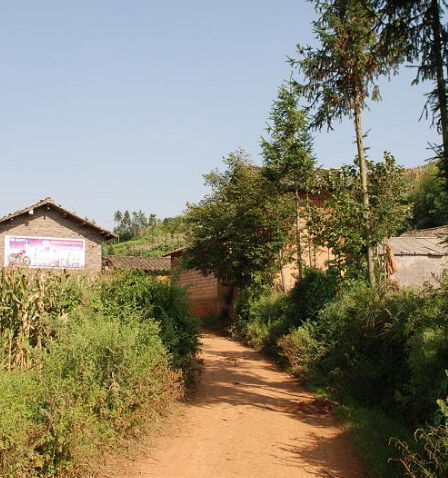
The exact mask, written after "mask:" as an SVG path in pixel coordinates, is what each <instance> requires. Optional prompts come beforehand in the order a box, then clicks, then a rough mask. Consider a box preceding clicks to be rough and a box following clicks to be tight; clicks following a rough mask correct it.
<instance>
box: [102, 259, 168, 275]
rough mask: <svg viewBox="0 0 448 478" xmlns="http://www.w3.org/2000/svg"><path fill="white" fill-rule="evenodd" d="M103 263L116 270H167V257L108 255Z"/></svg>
mask: <svg viewBox="0 0 448 478" xmlns="http://www.w3.org/2000/svg"><path fill="white" fill-rule="evenodd" d="M104 263H105V264H106V265H107V266H108V267H111V268H113V269H116V270H141V271H145V272H169V271H170V270H171V260H170V258H169V257H136V256H108V257H105V258H104Z"/></svg>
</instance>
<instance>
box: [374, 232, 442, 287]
mask: <svg viewBox="0 0 448 478" xmlns="http://www.w3.org/2000/svg"><path fill="white" fill-rule="evenodd" d="M416 234H418V235H416ZM445 240H446V228H436V229H435V230H431V229H425V230H421V231H415V232H407V233H405V234H404V235H402V236H399V237H391V238H390V239H389V240H387V241H385V244H384V245H383V246H382V247H381V248H380V251H379V252H380V256H383V257H387V260H385V263H386V273H387V275H388V277H389V279H391V280H393V281H395V282H396V283H397V284H398V285H399V286H400V287H413V288H420V287H422V286H424V285H425V284H429V285H432V286H433V287H439V286H440V281H441V279H442V277H443V275H444V274H445V273H446V271H447V270H448V248H447V244H446V243H445Z"/></svg>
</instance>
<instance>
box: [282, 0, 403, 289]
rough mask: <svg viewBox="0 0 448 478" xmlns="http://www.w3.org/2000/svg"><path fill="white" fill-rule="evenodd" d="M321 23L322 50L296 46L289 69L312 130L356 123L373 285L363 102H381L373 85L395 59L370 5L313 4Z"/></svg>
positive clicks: (318, 0)
mask: <svg viewBox="0 0 448 478" xmlns="http://www.w3.org/2000/svg"><path fill="white" fill-rule="evenodd" d="M313 3H314V4H315V8H316V11H317V13H318V14H319V19H318V20H317V21H315V22H313V25H314V31H315V33H316V37H317V39H318V41H319V42H320V47H319V48H316V49H312V48H311V47H301V46H298V53H299V56H300V58H299V59H296V60H294V59H292V60H291V63H292V64H293V65H295V66H297V67H298V68H299V71H300V72H302V73H303V74H304V76H305V83H304V84H302V85H297V87H298V90H299V91H300V93H301V94H302V95H304V97H305V98H306V99H308V101H310V104H311V108H312V109H313V110H314V113H315V114H314V119H313V121H312V122H311V126H315V127H317V128H322V127H323V126H324V125H327V126H328V128H332V125H333V123H334V121H335V120H341V119H342V117H344V116H348V117H349V118H352V119H353V120H354V126H355V132H356V145H357V152H358V155H357V159H356V161H357V165H358V166H359V173H360V180H361V190H362V211H363V219H362V224H364V232H363V234H364V238H365V244H366V247H367V248H366V256H367V263H368V271H369V278H370V282H371V284H372V285H373V284H374V283H375V274H374V255H373V241H372V232H371V229H372V227H373V225H372V217H371V214H370V207H369V193H368V182H367V176H368V169H367V159H366V152H365V146H364V134H363V129H362V110H363V109H364V108H365V106H366V103H367V100H368V99H369V98H370V99H372V100H374V101H378V100H379V99H380V95H379V90H378V85H377V84H376V83H377V80H378V78H379V77H380V76H382V75H388V74H389V73H390V72H391V71H392V70H393V67H394V61H395V60H394V58H393V57H392V55H391V56H390V57H387V58H386V57H385V56H384V55H382V54H381V53H380V50H379V46H378V42H377V38H376V37H375V34H374V27H375V25H376V24H377V17H376V15H375V11H374V9H373V5H372V2H371V0H313Z"/></svg>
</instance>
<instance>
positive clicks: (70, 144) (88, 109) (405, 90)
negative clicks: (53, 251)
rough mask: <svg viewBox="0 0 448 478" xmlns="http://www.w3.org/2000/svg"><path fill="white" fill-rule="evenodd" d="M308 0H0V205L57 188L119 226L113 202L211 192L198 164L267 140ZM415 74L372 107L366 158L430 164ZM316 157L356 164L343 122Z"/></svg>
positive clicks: (175, 209)
mask: <svg viewBox="0 0 448 478" xmlns="http://www.w3.org/2000/svg"><path fill="white" fill-rule="evenodd" d="M313 17H314V11H313V9H312V6H311V5H310V4H309V3H308V2H306V1H305V0H276V1H275V2H274V1H272V0H226V1H223V0H222V1H218V0H183V1H182V0H163V1H162V0H159V1H156V0H38V1H36V0H0V158H1V164H2V175H3V181H2V190H1V196H0V197H1V200H0V215H3V214H7V213H9V212H11V211H14V210H17V209H21V208H22V207H25V206H28V205H30V204H32V203H34V202H36V201H37V200H39V199H42V198H44V197H46V196H52V197H53V198H54V199H55V200H56V201H58V202H59V203H61V204H62V205H63V206H65V207H67V208H68V209H71V210H74V211H76V212H77V213H79V214H81V215H83V216H88V217H89V218H93V219H94V220H96V221H97V222H98V223H100V224H101V225H103V226H104V227H108V228H112V227H113V221H112V216H113V213H114V211H115V210H117V209H122V210H123V209H130V210H137V209H142V210H143V211H145V212H147V213H156V214H157V215H158V216H159V217H165V216H171V215H176V214H179V213H180V212H182V210H183V209H184V207H185V204H186V202H187V201H190V202H196V201H198V200H200V198H201V197H202V196H203V195H204V193H205V192H206V190H205V188H204V186H203V179H202V174H204V173H207V172H209V171H210V170H211V169H214V168H216V167H219V166H220V164H221V160H222V157H223V156H225V155H227V154H228V153H229V152H230V151H233V150H235V149H236V148H238V147H242V148H243V149H245V150H246V151H248V152H249V153H250V154H251V155H252V156H253V157H254V159H255V160H256V161H257V162H261V159H260V156H259V153H260V151H259V139H260V136H261V135H263V134H264V128H265V126H266V121H267V117H268V114H269V110H270V108H271V104H272V101H273V100H274V99H275V97H276V94H277V89H278V86H279V85H280V84H281V83H282V81H283V80H284V79H285V78H288V77H289V66H288V65H287V63H286V62H285V59H286V56H287V55H294V51H295V45H296V43H310V42H312V41H313V35H312V29H311V20H312V19H313ZM411 79H412V72H410V71H404V72H403V74H402V75H401V76H400V77H397V78H394V79H393V80H392V82H391V83H387V82H384V84H383V88H382V96H383V100H384V101H383V102H382V103H379V104H374V105H373V106H372V108H371V110H370V111H368V112H366V114H365V119H364V123H365V128H366V129H371V132H370V134H369V137H368V139H367V143H368V144H369V145H370V146H371V151H370V156H371V157H372V158H377V157H380V156H381V155H382V151H383V150H389V151H391V152H392V153H393V154H395V156H396V158H397V160H398V161H399V162H400V163H401V164H404V165H407V166H414V165H419V164H423V163H424V160H425V158H427V157H428V156H429V155H430V153H429V152H428V151H427V149H426V148H427V143H428V141H429V142H436V141H437V136H436V134H435V132H434V130H430V123H429V121H421V122H418V118H419V116H420V112H421V108H422V106H423V103H424V99H423V93H424V92H425V91H426V90H428V89H429V85H425V86H424V87H423V88H415V87H412V88H411V86H410V81H411ZM315 151H316V156H317V158H318V162H319V163H320V164H321V165H323V166H326V167H331V166H333V167H335V166H339V165H340V164H342V163H344V162H350V161H351V160H352V159H353V157H354V155H355V145H354V144H353V131H352V125H351V124H350V122H348V121H346V122H344V123H343V124H342V125H341V126H338V127H337V128H336V130H335V131H334V132H332V133H328V134H327V133H322V134H318V135H316V139H315Z"/></svg>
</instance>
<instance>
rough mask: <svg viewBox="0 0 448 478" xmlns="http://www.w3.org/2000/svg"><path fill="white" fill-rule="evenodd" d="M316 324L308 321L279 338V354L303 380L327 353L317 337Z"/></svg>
mask: <svg viewBox="0 0 448 478" xmlns="http://www.w3.org/2000/svg"><path fill="white" fill-rule="evenodd" d="M314 328H315V327H314V325H313V324H312V323H311V322H306V323H305V324H303V325H302V326H301V327H299V328H297V329H293V330H292V331H291V332H290V333H289V334H287V335H283V336H281V337H280V338H279V339H278V347H279V354H280V356H281V357H283V360H284V361H285V363H286V366H287V367H288V368H289V369H290V370H291V372H292V373H293V374H294V375H295V376H297V377H299V378H300V379H301V380H306V379H308V378H309V377H310V376H311V374H312V371H313V370H314V369H315V368H316V366H317V364H318V363H319V361H320V359H321V358H322V356H323V355H324V353H325V347H324V345H322V343H321V342H319V341H318V340H317V339H316V337H315V331H314Z"/></svg>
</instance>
